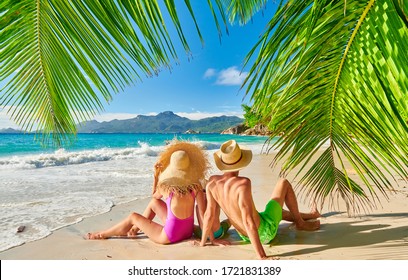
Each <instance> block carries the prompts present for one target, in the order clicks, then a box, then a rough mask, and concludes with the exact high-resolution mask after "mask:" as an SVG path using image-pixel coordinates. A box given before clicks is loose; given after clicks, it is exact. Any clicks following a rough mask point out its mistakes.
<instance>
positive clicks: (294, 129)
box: [246, 0, 408, 209]
mask: <svg viewBox="0 0 408 280" xmlns="http://www.w3.org/2000/svg"><path fill="white" fill-rule="evenodd" d="M403 2H404V1H402V2H401V1H393V2H392V1H384V0H382V1H368V2H367V1H358V0H356V1H347V2H345V1H312V0H309V1H288V2H287V3H286V4H285V5H283V6H282V8H281V9H280V10H279V11H278V12H277V13H276V15H275V17H274V18H273V19H272V20H271V21H270V23H269V28H268V30H267V32H266V33H265V34H264V36H263V38H261V40H260V41H259V42H258V44H257V46H255V48H254V49H253V50H252V51H251V53H250V56H249V57H248V58H247V61H249V59H250V58H251V55H253V54H254V53H255V52H256V51H257V50H258V49H259V54H258V56H257V59H256V62H255V64H254V65H253V66H252V68H251V71H250V74H249V76H248V78H247V81H246V83H247V85H248V94H250V93H251V92H252V94H251V98H252V100H253V102H254V105H253V108H254V110H255V111H256V112H258V113H259V114H262V115H263V116H264V117H265V119H270V120H271V121H270V124H269V125H270V127H273V129H274V134H273V135H272V136H271V137H274V136H276V135H278V134H283V137H281V138H279V140H278V141H277V142H276V144H274V145H273V146H272V147H271V148H275V147H278V148H279V152H278V154H277V156H276V158H275V161H274V162H275V163H276V162H277V161H278V160H283V159H284V158H285V163H284V167H283V170H282V172H283V173H284V174H285V173H287V172H289V171H290V170H292V169H293V168H294V167H295V166H297V165H299V164H301V163H303V165H302V168H301V171H303V169H304V167H305V164H306V163H307V162H309V161H310V160H311V157H312V156H313V155H314V154H315V153H316V152H317V150H318V149H323V150H324V153H323V154H322V156H321V157H320V158H318V159H317V161H316V163H315V165H314V166H313V167H312V168H311V170H309V171H308V172H306V174H305V175H304V176H303V177H302V179H301V183H302V185H303V187H304V188H305V189H307V191H306V192H307V193H308V194H309V196H311V197H312V198H313V199H317V200H320V201H321V202H323V201H324V200H325V199H326V198H327V197H330V196H331V195H332V194H333V193H338V194H341V197H342V198H343V199H344V200H345V201H346V202H347V205H349V207H350V208H349V209H354V208H357V207H359V206H361V205H365V206H366V205H369V206H370V205H371V203H372V200H370V199H369V197H370V196H373V197H374V199H375V200H376V198H377V195H376V190H379V191H380V192H381V193H382V194H383V195H385V196H387V190H392V189H393V187H392V186H393V184H396V180H395V181H393V182H391V181H390V180H389V178H390V177H389V176H388V175H391V174H394V173H396V174H398V175H399V176H401V177H402V178H408V170H407V167H408V145H407V144H406V143H408V126H407V122H406V118H404V117H403V116H406V115H407V113H408V111H407V108H408V107H407V104H408V98H407V95H408V79H407V73H408V63H407V62H408V60H407V59H408V53H407V52H406V51H404V50H406V49H408V45H407V44H408V26H407V23H406V22H407V21H406V13H405V12H404V11H406V10H407V9H406V4H403ZM405 2H406V1H405ZM404 5H405V6H404ZM287 155H289V157H287ZM347 166H351V169H352V170H355V171H356V172H357V173H358V175H359V176H360V178H361V179H362V180H363V182H364V183H365V185H366V187H367V188H366V189H362V188H359V187H358V186H357V184H356V183H355V182H354V181H353V180H352V178H351V176H350V174H349V171H348V168H347ZM391 178H392V177H391ZM394 179H395V178H394ZM316 184H317V185H316Z"/></svg>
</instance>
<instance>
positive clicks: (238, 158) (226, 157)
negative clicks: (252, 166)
mask: <svg viewBox="0 0 408 280" xmlns="http://www.w3.org/2000/svg"><path fill="white" fill-rule="evenodd" d="M251 160H252V151H251V150H250V149H248V148H246V147H244V146H240V145H238V143H237V142H236V141H235V140H229V141H227V142H224V143H223V144H222V145H221V147H220V150H218V151H217V152H215V153H214V161H215V165H217V167H218V169H219V170H220V171H223V172H234V171H239V170H241V169H243V168H244V167H246V166H247V165H248V164H249V163H250V162H251Z"/></svg>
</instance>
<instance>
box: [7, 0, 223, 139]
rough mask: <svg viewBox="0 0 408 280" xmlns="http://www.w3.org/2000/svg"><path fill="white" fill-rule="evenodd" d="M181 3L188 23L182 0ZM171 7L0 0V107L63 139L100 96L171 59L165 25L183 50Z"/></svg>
mask: <svg viewBox="0 0 408 280" xmlns="http://www.w3.org/2000/svg"><path fill="white" fill-rule="evenodd" d="M218 2H219V1H218ZM182 5H186V7H187V8H188V9H189V11H190V13H191V18H192V22H194V23H195V24H196V22H195V18H194V15H193V11H192V10H191V5H190V2H189V1H187V0H186V1H184V4H183V3H182ZM176 7H177V6H176V4H175V2H174V1H173V0H166V1H164V4H163V5H161V6H160V5H159V3H158V1H156V0H154V1H151V0H138V1H130V0H119V1H114V0H107V1H96V0H88V1H79V0H77V1H59V0H37V1H33V0H6V1H1V3H0V15H1V20H0V49H1V53H0V61H1V68H0V78H1V80H2V81H7V84H6V86H5V87H4V88H2V89H1V95H0V107H5V106H8V107H9V108H10V109H9V114H10V116H11V118H12V119H13V120H14V121H15V122H16V123H17V124H19V125H20V127H22V129H24V130H28V131H31V130H33V129H38V130H39V131H41V132H42V133H43V134H42V136H45V137H44V138H43V139H44V140H50V139H51V140H52V139H53V140H54V142H53V143H54V144H55V143H56V144H61V142H63V141H65V140H69V139H70V135H71V134H73V133H75V132H76V124H77V123H79V122H81V121H83V120H88V119H90V118H91V117H92V116H94V115H95V114H96V113H98V112H100V111H101V110H103V106H102V101H101V100H106V101H108V102H109V101H110V100H111V98H112V93H115V92H119V91H121V90H122V89H123V88H124V87H126V86H127V85H129V84H130V83H133V82H135V81H138V80H140V79H141V77H143V76H151V75H154V74H157V73H158V72H159V71H160V70H161V69H162V68H169V67H170V65H171V60H173V59H174V60H176V61H177V53H176V50H175V47H174V45H173V42H172V41H174V40H175V38H170V35H169V31H168V30H167V27H166V26H167V25H171V26H172V27H174V29H175V30H176V32H177V34H178V38H179V40H180V42H181V45H182V46H183V47H184V49H185V51H186V52H187V53H189V51H190V50H189V46H188V44H187V41H186V39H185V35H184V33H183V30H182V28H181V25H180V21H179V18H178V14H177V9H176ZM219 7H221V6H219ZM162 10H165V11H167V14H168V18H170V21H171V22H170V23H167V25H166V24H165V20H164V18H165V16H164V15H163V14H162ZM196 26H197V24H196ZM197 31H198V34H199V36H201V34H200V32H199V30H198V26H197ZM132 62H133V63H132ZM132 65H136V69H135V68H134V67H133V66H132ZM50 135H52V138H50V137H49V136H50Z"/></svg>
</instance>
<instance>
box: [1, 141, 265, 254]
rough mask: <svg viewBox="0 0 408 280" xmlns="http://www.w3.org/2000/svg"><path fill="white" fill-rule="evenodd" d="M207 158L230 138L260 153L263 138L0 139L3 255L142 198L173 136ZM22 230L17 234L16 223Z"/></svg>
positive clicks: (145, 194) (147, 193) (148, 190)
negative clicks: (58, 144) (59, 142)
mask: <svg viewBox="0 0 408 280" xmlns="http://www.w3.org/2000/svg"><path fill="white" fill-rule="evenodd" d="M175 138H177V139H179V140H187V141H191V142H195V143H197V144H198V145H200V146H201V147H202V148H203V149H205V150H206V151H207V152H208V154H209V155H210V157H209V158H210V161H212V160H211V154H212V153H213V152H214V151H215V150H217V149H218V148H219V147H220V145H221V144H222V143H223V142H224V141H227V140H229V139H235V140H237V141H238V142H239V143H240V144H243V145H246V146H249V147H251V148H252V150H253V152H254V153H261V151H262V149H263V146H264V143H265V141H266V140H267V138H266V137H261V136H238V135H221V134H194V135H186V134H184V135H175V134H79V135H78V136H77V139H76V141H75V142H74V144H73V145H72V146H69V147H64V148H60V149H50V148H48V149H45V148H43V147H42V146H41V145H40V144H39V143H38V142H36V141H35V140H34V135H30V134H0V178H1V179H0V208H1V210H2V211H1V212H0V221H1V223H0V251H4V250H7V249H9V248H11V247H14V246H18V245H21V244H23V243H25V242H29V241H33V240H38V239H41V238H43V237H45V236H47V235H49V234H50V233H51V232H52V231H54V230H56V229H58V228H61V227H64V226H67V225H69V224H73V223H76V222H79V221H81V220H82V219H83V218H85V217H90V216H94V215H98V214H101V213H104V212H107V211H109V210H110V209H111V208H112V206H113V205H118V204H121V203H125V202H129V201H132V200H136V199H141V198H146V197H148V196H149V195H150V192H151V185H152V181H153V175H152V170H153V169H152V168H153V164H154V162H155V161H156V159H157V155H158V154H159V153H160V152H161V151H162V150H163V148H164V147H165V145H166V143H167V142H168V141H171V140H173V139H175ZM21 225H24V226H26V229H25V231H24V232H22V233H16V230H17V228H18V227H19V226H21Z"/></svg>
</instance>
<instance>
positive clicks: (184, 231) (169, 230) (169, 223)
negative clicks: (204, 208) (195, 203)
mask: <svg viewBox="0 0 408 280" xmlns="http://www.w3.org/2000/svg"><path fill="white" fill-rule="evenodd" d="M191 195H192V196H193V198H194V199H195V196H194V193H193V192H192V193H191ZM172 198H173V193H170V195H169V197H168V198H167V199H166V204H167V219H166V224H165V225H164V232H165V233H166V235H167V238H168V239H169V241H170V242H171V243H175V242H178V241H181V240H184V239H188V238H190V237H191V236H192V235H193V230H194V212H193V214H191V216H190V217H188V218H185V219H179V218H177V217H176V216H174V214H173V212H172V211H171V207H170V205H171V199H172Z"/></svg>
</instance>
